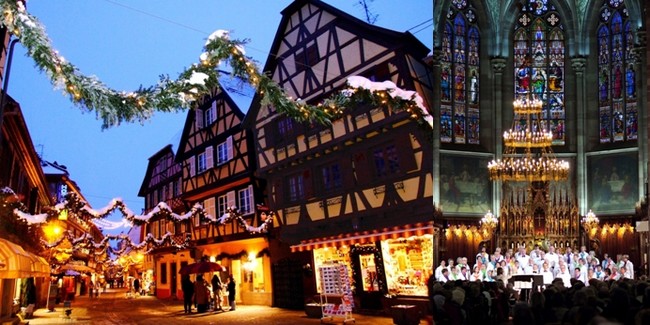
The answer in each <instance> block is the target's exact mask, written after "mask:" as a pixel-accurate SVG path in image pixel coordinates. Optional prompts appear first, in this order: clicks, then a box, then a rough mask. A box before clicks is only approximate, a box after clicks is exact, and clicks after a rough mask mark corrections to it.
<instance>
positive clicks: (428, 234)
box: [292, 225, 434, 302]
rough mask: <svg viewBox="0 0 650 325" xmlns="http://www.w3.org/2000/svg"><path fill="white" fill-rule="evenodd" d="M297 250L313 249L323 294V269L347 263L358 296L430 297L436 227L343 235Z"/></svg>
mask: <svg viewBox="0 0 650 325" xmlns="http://www.w3.org/2000/svg"><path fill="white" fill-rule="evenodd" d="M292 249H293V250H294V251H301V250H309V249H311V250H312V254H313V262H314V263H313V265H314V268H313V269H314V271H315V272H314V277H315V281H316V288H317V290H318V292H321V283H320V276H319V274H318V270H319V267H320V266H322V265H325V264H332V263H337V264H343V265H346V266H347V267H348V271H349V272H350V278H351V279H352V281H353V288H354V291H355V295H357V296H359V297H362V299H361V301H362V302H363V300H364V299H365V297H368V296H373V295H374V296H378V295H379V296H381V295H384V294H388V295H389V296H416V297H424V296H426V295H427V287H426V283H427V280H428V278H429V276H431V274H432V271H433V252H434V241H433V226H432V225H418V226H416V227H412V228H406V229H399V230H393V231H384V232H377V233H375V234H367V235H357V236H340V237H338V238H328V239H322V240H313V241H310V242H303V243H301V244H300V245H296V246H293V247H292Z"/></svg>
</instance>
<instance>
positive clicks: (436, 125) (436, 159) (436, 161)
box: [431, 48, 442, 208]
mask: <svg viewBox="0 0 650 325" xmlns="http://www.w3.org/2000/svg"><path fill="white" fill-rule="evenodd" d="M441 58H442V50H440V48H437V49H434V50H433V104H432V105H433V107H432V108H431V113H432V115H433V150H432V151H433V155H432V157H431V159H432V164H433V169H432V173H433V175H432V176H433V204H434V206H435V207H436V208H439V207H440V94H441V89H440V60H441Z"/></svg>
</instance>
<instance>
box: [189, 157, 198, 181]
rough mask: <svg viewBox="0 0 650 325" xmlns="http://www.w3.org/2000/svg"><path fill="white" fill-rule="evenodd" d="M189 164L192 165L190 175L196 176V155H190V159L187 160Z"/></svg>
mask: <svg viewBox="0 0 650 325" xmlns="http://www.w3.org/2000/svg"><path fill="white" fill-rule="evenodd" d="M187 164H188V165H190V177H194V175H196V166H195V164H196V157H194V156H192V157H190V159H188V160H187Z"/></svg>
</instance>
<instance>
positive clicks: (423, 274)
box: [381, 235, 433, 296]
mask: <svg viewBox="0 0 650 325" xmlns="http://www.w3.org/2000/svg"><path fill="white" fill-rule="evenodd" d="M381 249H382V255H383V256H384V270H385V275H386V286H387V289H388V293H389V294H391V295H405V296H426V295H427V280H428V279H429V276H431V273H432V270H433V235H423V236H412V237H409V238H400V239H389V240H382V241H381Z"/></svg>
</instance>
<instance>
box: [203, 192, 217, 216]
mask: <svg viewBox="0 0 650 325" xmlns="http://www.w3.org/2000/svg"><path fill="white" fill-rule="evenodd" d="M204 204H205V207H204V208H205V212H206V213H207V214H209V215H210V216H211V217H216V215H217V212H216V211H215V208H214V198H213V197H211V198H209V199H207V200H205V202H204Z"/></svg>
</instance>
